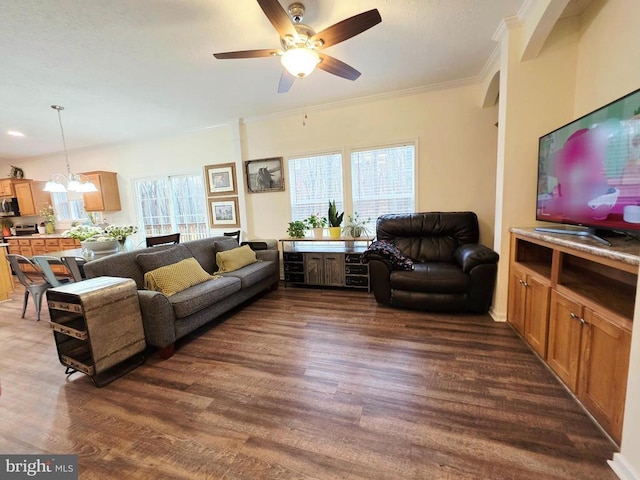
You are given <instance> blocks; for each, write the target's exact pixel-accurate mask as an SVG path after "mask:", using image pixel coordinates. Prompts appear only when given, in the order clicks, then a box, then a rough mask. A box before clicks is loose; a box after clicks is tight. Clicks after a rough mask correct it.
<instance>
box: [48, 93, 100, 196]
mask: <svg viewBox="0 0 640 480" xmlns="http://www.w3.org/2000/svg"><path fill="white" fill-rule="evenodd" d="M51 108H53V109H54V110H57V112H58V123H60V133H61V134H62V146H63V148H64V158H65V160H66V162H67V174H66V175H64V174H62V173H54V174H53V175H51V178H50V179H49V181H48V182H47V184H46V185H45V186H44V191H45V192H66V191H69V192H81V193H86V192H97V191H98V189H97V188H96V186H95V185H94V184H93V183H92V182H91V180H89V178H88V177H87V176H86V175H83V174H82V173H78V174H76V173H71V167H70V166H69V155H68V154H67V142H66V141H65V139H64V129H63V128H62V117H61V116H60V111H61V110H64V107H61V106H60V105H51Z"/></svg>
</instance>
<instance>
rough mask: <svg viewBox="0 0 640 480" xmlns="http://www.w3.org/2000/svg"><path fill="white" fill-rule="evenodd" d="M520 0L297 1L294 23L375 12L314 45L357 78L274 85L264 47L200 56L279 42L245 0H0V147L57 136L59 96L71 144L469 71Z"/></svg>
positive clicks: (422, 83)
mask: <svg viewBox="0 0 640 480" xmlns="http://www.w3.org/2000/svg"><path fill="white" fill-rule="evenodd" d="M523 2H524V0H349V1H346V0H306V1H303V3H304V4H305V6H306V14H305V17H304V23H307V24H309V25H311V26H312V27H313V28H314V29H315V30H316V31H320V30H322V29H324V28H326V27H328V26H330V25H332V24H334V23H336V22H338V21H340V20H343V19H345V18H347V17H350V16H352V15H355V14H358V13H360V12H363V11H366V10H370V9H371V8H377V9H378V10H379V11H380V14H381V16H382V23H381V24H379V25H377V26H375V27H373V28H372V29H370V30H368V31H366V32H364V33H362V34H360V35H358V36H356V37H353V38H351V39H349V40H347V41H345V42H343V43H340V44H338V45H334V46H331V47H328V48H327V49H326V50H324V52H325V53H327V54H329V55H331V56H334V57H336V58H338V59H340V60H342V61H344V62H346V63H348V64H349V65H351V66H353V67H354V68H356V69H358V70H359V71H361V72H362V76H361V77H360V78H359V79H358V80H356V81H355V82H351V81H349V80H345V79H342V78H339V77H336V76H333V75H330V74H328V73H326V72H324V71H321V70H317V71H316V72H314V73H313V74H312V75H310V76H309V77H308V78H306V79H304V80H296V83H295V84H294V85H293V87H292V88H291V90H290V92H289V93H287V94H278V93H277V86H278V80H279V78H280V73H281V68H282V67H281V66H280V62H279V60H278V59H277V58H256V59H244V60H216V59H214V58H213V56H212V54H213V53H214V52H226V51H235V50H247V49H258V48H275V47H279V37H278V34H277V33H276V31H275V30H274V28H273V26H272V25H271V23H270V22H269V21H268V20H267V18H266V17H265V15H264V14H263V12H262V10H261V9H260V7H259V5H258V3H257V2H256V1H255V0H3V1H2V2H0V62H1V63H0V78H1V81H0V100H1V102H2V106H1V108H0V159H4V160H5V161H4V163H9V162H11V160H15V159H20V158H24V157H29V156H35V155H43V154H48V153H52V152H59V151H61V150H62V141H61V138H60V131H59V125H58V119H57V115H56V112H55V111H54V110H52V109H51V108H50V105H52V104H59V105H63V106H64V107H65V111H64V112H62V121H63V124H64V128H65V135H66V140H67V146H68V148H69V150H74V149H78V148H83V147H87V146H95V145H106V144H113V143H119V142H124V141H131V140H135V139H141V138H152V137H157V136H164V135H170V134H176V133H181V132H187V131H191V130H194V129H200V128H204V127H208V126H213V125H219V124H222V123H225V122H229V121H233V120H234V119H238V118H250V117H256V116H260V115H265V114H271V113H275V112H281V111H287V110H294V109H301V108H304V107H311V106H314V105H319V104H324V103H330V102H340V101H345V100H348V99H353V98H358V97H366V96H371V95H377V94H383V93H388V92H394V91H398V90H405V89H412V88H422V87H425V88H426V87H429V86H433V85H439V84H442V83H445V84H446V83H449V82H457V81H464V80H468V79H477V77H478V75H479V74H480V72H481V70H482V68H483V66H484V65H485V63H486V61H487V59H488V58H489V57H490V55H491V53H492V52H493V50H494V49H495V48H496V44H495V42H493V41H492V40H491V36H492V35H493V33H494V32H495V30H496V28H497V27H498V25H499V23H500V21H501V19H502V18H504V17H506V16H511V15H515V14H516V13H518V10H519V9H520V8H521V6H522V4H523ZM289 3H291V2H289V1H287V0H281V4H282V6H283V7H284V8H286V7H287V6H288V5H289ZM7 130H18V131H21V132H23V133H24V134H25V135H26V136H25V137H22V138H19V137H10V136H8V135H7V134H6V131H7Z"/></svg>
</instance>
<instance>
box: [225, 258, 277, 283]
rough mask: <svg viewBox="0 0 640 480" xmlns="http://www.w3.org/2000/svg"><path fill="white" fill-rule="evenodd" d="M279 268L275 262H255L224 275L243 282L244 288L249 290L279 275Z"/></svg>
mask: <svg viewBox="0 0 640 480" xmlns="http://www.w3.org/2000/svg"><path fill="white" fill-rule="evenodd" d="M278 270H279V266H278V263H277V262H274V261H264V262H255V263H252V264H250V265H247V266H245V267H242V268H240V269H238V270H234V271H232V272H227V273H224V274H223V275H224V276H225V277H235V278H238V279H239V280H240V281H241V282H242V288H247V287H250V286H252V285H255V284H256V283H258V282H260V281H262V280H264V279H265V278H269V277H270V276H272V275H279V272H278Z"/></svg>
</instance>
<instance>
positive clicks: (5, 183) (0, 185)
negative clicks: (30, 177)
mask: <svg viewBox="0 0 640 480" xmlns="http://www.w3.org/2000/svg"><path fill="white" fill-rule="evenodd" d="M15 196H16V192H15V190H14V189H13V179H11V178H4V179H2V180H0V197H15Z"/></svg>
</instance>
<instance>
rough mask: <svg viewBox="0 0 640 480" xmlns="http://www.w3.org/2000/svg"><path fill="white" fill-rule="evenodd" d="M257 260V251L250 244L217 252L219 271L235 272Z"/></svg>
mask: <svg viewBox="0 0 640 480" xmlns="http://www.w3.org/2000/svg"><path fill="white" fill-rule="evenodd" d="M257 261H258V260H257V259H256V253H255V252H254V251H253V250H251V248H250V247H249V245H245V246H243V247H238V248H233V249H231V250H226V251H223V252H218V253H216V263H217V265H218V273H226V272H233V271H234V270H238V269H240V268H242V267H246V266H247V265H251V264H252V263H255V262H257Z"/></svg>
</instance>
